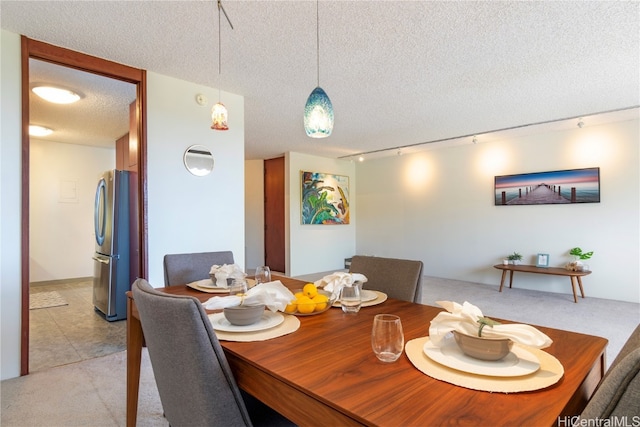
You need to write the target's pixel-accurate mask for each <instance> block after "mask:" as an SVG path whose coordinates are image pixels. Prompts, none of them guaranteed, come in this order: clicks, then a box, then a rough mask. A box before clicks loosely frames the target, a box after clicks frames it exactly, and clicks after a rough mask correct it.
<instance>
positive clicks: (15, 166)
mask: <svg viewBox="0 0 640 427" xmlns="http://www.w3.org/2000/svg"><path fill="white" fill-rule="evenodd" d="M0 58H1V60H0V67H1V68H0V120H1V121H0V124H1V126H0V138H1V139H0V215H1V216H0V307H1V310H0V334H1V335H0V361H1V364H0V379H2V380H4V379H7V378H13V377H17V376H18V375H20V331H21V329H20V312H21V310H20V307H21V301H22V299H21V290H22V286H21V283H20V281H21V275H20V221H21V219H20V212H21V210H20V200H21V199H20V181H21V170H22V169H21V159H22V156H21V151H22V143H21V128H22V114H21V111H22V101H21V94H20V87H21V82H22V79H21V74H20V73H21V67H20V36H19V35H17V34H13V33H9V32H7V31H5V30H0Z"/></svg>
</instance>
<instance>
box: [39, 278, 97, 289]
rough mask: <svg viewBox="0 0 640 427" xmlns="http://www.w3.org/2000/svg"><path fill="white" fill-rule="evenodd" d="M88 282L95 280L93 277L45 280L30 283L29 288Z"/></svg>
mask: <svg viewBox="0 0 640 427" xmlns="http://www.w3.org/2000/svg"><path fill="white" fill-rule="evenodd" d="M87 280H93V277H91V276H89V277H74V278H70V279H59V280H43V281H41V282H31V283H29V287H37V286H51V285H62V284H66V283H79V282H86V281H87Z"/></svg>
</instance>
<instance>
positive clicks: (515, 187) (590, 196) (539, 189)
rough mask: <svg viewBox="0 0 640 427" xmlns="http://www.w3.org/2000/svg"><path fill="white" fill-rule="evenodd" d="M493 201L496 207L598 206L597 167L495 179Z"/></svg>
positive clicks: (598, 178) (497, 177)
mask: <svg viewBox="0 0 640 427" xmlns="http://www.w3.org/2000/svg"><path fill="white" fill-rule="evenodd" d="M494 198H495V204H496V206H498V205H505V206H507V205H545V204H547V205H548V204H561V203H567V204H571V203H599V202H600V168H586V169H571V170H561V171H551V172H535V173H525V174H519V175H504V176H496V177H495V185H494Z"/></svg>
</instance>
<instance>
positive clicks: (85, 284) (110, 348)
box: [29, 278, 127, 372]
mask: <svg viewBox="0 0 640 427" xmlns="http://www.w3.org/2000/svg"><path fill="white" fill-rule="evenodd" d="M48 291H57V292H58V293H60V295H61V296H62V297H63V298H64V299H65V300H66V301H67V302H68V305H65V306H60V307H50V308H40V309H35V310H29V372H34V371H38V370H41V369H45V368H50V367H53V366H60V365H66V364H68V363H74V362H79V361H81V360H86V359H92V358H94V357H100V356H105V355H107V354H111V353H116V352H119V351H122V350H125V349H126V335H127V332H126V320H120V321H116V322H107V321H106V320H104V318H102V317H100V315H99V314H98V313H96V312H95V311H94V309H93V303H92V296H93V282H92V278H83V279H73V280H70V281H68V282H66V281H55V282H40V283H36V284H32V285H31V289H30V292H31V293H32V294H33V293H37V292H48Z"/></svg>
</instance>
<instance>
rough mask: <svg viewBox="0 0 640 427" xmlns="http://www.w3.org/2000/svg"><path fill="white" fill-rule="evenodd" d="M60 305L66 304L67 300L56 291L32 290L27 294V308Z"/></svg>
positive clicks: (34, 308)
mask: <svg viewBox="0 0 640 427" xmlns="http://www.w3.org/2000/svg"><path fill="white" fill-rule="evenodd" d="M62 305H68V303H67V300H65V299H64V298H63V297H62V295H60V294H59V293H58V292H56V291H50V292H34V293H32V294H30V295H29V310H36V309H38V308H49V307H59V306H62Z"/></svg>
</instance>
